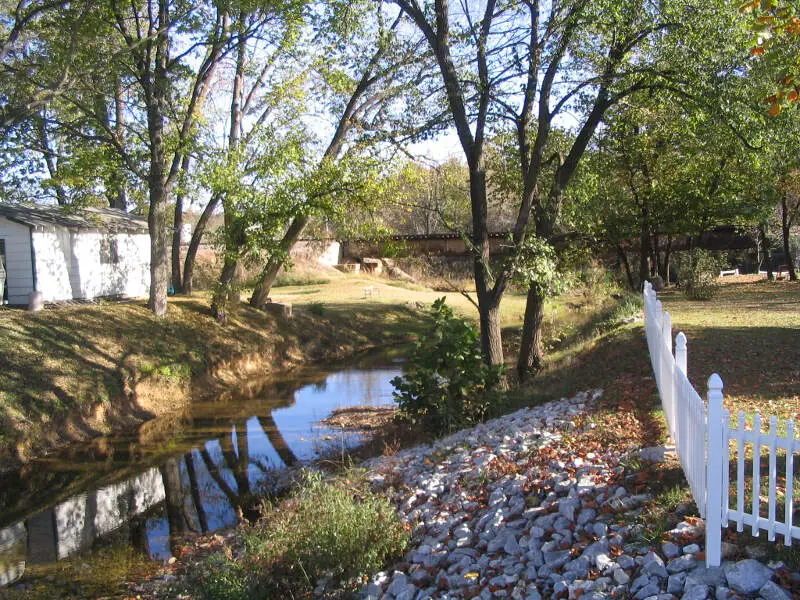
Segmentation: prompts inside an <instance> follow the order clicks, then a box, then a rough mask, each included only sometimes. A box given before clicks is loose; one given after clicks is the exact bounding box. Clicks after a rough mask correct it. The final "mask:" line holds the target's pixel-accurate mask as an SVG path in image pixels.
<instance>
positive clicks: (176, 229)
mask: <svg viewBox="0 0 800 600" xmlns="http://www.w3.org/2000/svg"><path fill="white" fill-rule="evenodd" d="M189 160H190V159H189V155H188V154H187V155H186V156H184V157H183V160H182V161H181V172H182V173H183V174H184V175H186V176H188V174H189ZM182 230H183V193H178V194H176V196H175V213H174V218H173V226H172V286H173V288H175V291H176V292H177V291H180V290H181V288H182V287H183V286H182V285H181V282H182V281H183V278H182V277H181V238H182V235H181V234H182Z"/></svg>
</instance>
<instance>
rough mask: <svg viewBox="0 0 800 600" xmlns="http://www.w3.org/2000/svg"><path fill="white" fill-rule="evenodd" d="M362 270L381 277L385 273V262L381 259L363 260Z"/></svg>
mask: <svg viewBox="0 0 800 600" xmlns="http://www.w3.org/2000/svg"><path fill="white" fill-rule="evenodd" d="M361 268H362V269H363V271H364V272H365V273H372V274H373V275H380V274H381V273H383V261H381V259H380V258H362V259H361Z"/></svg>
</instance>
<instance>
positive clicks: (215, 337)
mask: <svg viewBox="0 0 800 600" xmlns="http://www.w3.org/2000/svg"><path fill="white" fill-rule="evenodd" d="M0 321H2V325H3V327H2V328H0V471H2V470H8V469H11V468H15V467H16V466H18V465H19V464H20V463H24V462H26V461H28V460H30V459H31V458H33V457H36V456H40V455H42V454H45V453H47V452H48V451H50V450H52V449H55V448H57V447H59V446H63V445H64V444H68V443H72V442H76V441H80V440H85V439H88V438H91V437H94V436H98V435H103V434H107V433H110V432H113V431H120V430H123V429H126V428H130V427H133V426H135V425H137V424H140V423H142V422H144V421H146V420H148V419H151V418H153V417H155V416H159V415H163V414H166V413H169V412H171V411H174V410H178V409H180V408H181V407H183V406H185V405H186V404H187V403H188V402H189V401H191V400H197V399H205V398H208V397H212V396H218V395H219V394H221V393H224V391H225V390H227V389H230V388H232V387H234V386H237V387H240V386H242V385H244V384H246V382H247V380H250V379H255V378H259V379H263V377H264V376H269V375H270V374H278V373H283V372H286V371H289V370H292V369H294V368H296V367H298V366H300V365H304V364H310V363H330V362H333V361H337V360H341V359H343V358H345V357H348V356H352V355H355V354H357V353H359V352H362V351H365V350H369V349H371V348H376V347H381V346H386V345H390V344H398V343H403V342H405V341H408V340H410V339H411V338H413V337H414V336H415V335H416V333H417V332H418V331H419V329H420V327H423V326H424V316H423V313H421V312H418V311H415V310H412V309H410V308H408V307H407V306H403V305H396V306H395V305H388V306H387V305H386V304H382V305H380V306H369V305H364V306H362V307H361V308H359V310H357V311H354V310H352V309H347V308H341V309H338V310H337V309H335V308H330V309H328V308H326V310H325V311H323V312H322V314H314V313H312V312H309V311H303V310H295V311H294V315H293V317H292V318H291V319H286V318H283V317H280V316H276V315H273V314H270V313H265V312H262V311H257V310H255V309H252V308H250V307H249V306H246V305H242V306H241V307H240V309H239V310H238V311H236V312H235V313H234V314H231V315H230V316H229V318H228V322H227V324H226V325H225V326H221V325H219V324H218V323H217V322H216V321H215V320H214V319H213V318H211V316H210V313H209V310H208V302H207V300H206V299H201V298H180V299H176V300H174V301H173V302H171V304H170V309H169V315H168V316H167V317H166V318H165V319H156V318H154V317H153V316H152V314H151V313H150V312H149V311H148V310H147V308H146V306H145V305H144V304H143V303H139V302H130V303H115V304H112V303H108V304H102V305H89V306H69V307H63V308H57V309H52V310H47V311H44V312H41V313H27V312H22V311H12V310H3V311H0Z"/></svg>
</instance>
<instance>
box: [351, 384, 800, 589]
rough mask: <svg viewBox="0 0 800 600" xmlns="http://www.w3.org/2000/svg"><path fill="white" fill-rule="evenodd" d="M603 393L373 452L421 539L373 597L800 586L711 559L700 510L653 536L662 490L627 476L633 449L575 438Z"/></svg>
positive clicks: (374, 477)
mask: <svg viewBox="0 0 800 600" xmlns="http://www.w3.org/2000/svg"><path fill="white" fill-rule="evenodd" d="M601 394H602V390H593V391H591V392H583V393H579V394H577V395H576V396H575V397H574V398H569V399H566V398H565V399H561V400H559V401H554V402H550V403H548V404H545V405H542V406H538V407H535V408H526V409H522V410H519V411H517V412H514V413H512V414H509V415H506V416H504V417H502V418H499V419H494V420H492V421H488V422H486V423H483V424H481V425H478V426H477V427H474V428H472V429H467V430H463V431H460V432H458V433H456V434H454V435H451V436H449V437H447V438H444V439H442V440H439V441H437V442H435V443H434V444H432V445H423V446H418V447H415V448H411V449H408V450H404V451H402V452H399V453H397V454H396V455H394V456H386V457H379V458H376V459H372V460H370V461H367V462H366V463H365V464H364V466H365V467H366V468H367V469H368V472H369V475H370V481H371V482H372V486H373V488H374V489H375V490H376V491H382V492H384V493H386V494H387V495H388V496H389V498H390V499H391V500H392V501H393V503H394V504H395V505H396V507H397V509H398V511H399V513H400V516H401V518H402V519H403V520H404V521H405V522H407V523H408V524H409V525H410V526H411V527H412V531H413V538H412V540H413V541H412V549H411V550H410V551H409V552H408V553H407V555H406V556H405V558H404V560H403V562H401V563H398V564H396V565H394V566H393V567H392V568H391V569H389V570H387V571H384V572H381V573H378V574H376V575H375V576H374V577H373V578H372V580H371V582H370V584H369V585H368V586H367V587H366V588H365V589H364V590H363V592H362V597H363V598H366V599H370V600H425V599H427V598H481V599H485V600H488V599H489V598H513V599H515V600H525V599H527V600H539V599H541V598H566V599H568V600H577V599H578V598H583V599H593V600H594V599H601V598H630V599H633V600H672V599H675V598H677V599H681V600H706V599H712V600H725V599H727V598H736V597H739V598H743V597H747V596H749V597H753V598H755V597H759V596H761V597H763V598H765V600H773V599H776V600H778V599H780V600H783V598H781V596H780V594H781V593H784V594H785V596H786V598H789V597H790V596H789V595H788V594H787V593H785V592H784V590H782V589H781V587H780V586H778V585H777V584H776V583H775V582H774V581H773V575H774V570H773V569H771V568H769V567H768V566H766V565H763V564H761V563H759V562H757V561H753V560H747V561H740V562H739V563H726V564H724V565H723V567H720V568H718V569H706V568H705V564H704V560H703V556H702V554H701V552H702V547H701V545H700V544H701V543H702V533H703V529H702V527H703V524H702V522H701V521H699V520H696V519H687V520H686V521H684V522H681V523H679V524H678V526H677V527H676V528H675V529H674V530H672V531H671V532H670V534H671V536H672V539H671V540H670V541H666V542H664V543H657V544H656V545H654V546H652V547H651V546H649V545H648V544H647V543H646V542H644V541H643V537H642V535H641V534H642V532H643V527H642V525H641V524H640V521H641V519H638V521H639V524H637V517H640V515H641V510H642V508H641V507H642V505H643V504H645V503H647V502H648V501H650V500H651V496H650V495H648V494H636V493H634V491H633V490H631V491H629V490H628V489H627V488H626V486H625V483H626V481H625V477H624V473H625V469H624V466H623V465H624V459H625V458H626V457H627V456H628V455H623V454H621V453H619V452H615V451H612V450H608V451H605V452H581V451H580V449H576V448H574V447H573V445H571V444H568V443H566V442H568V441H569V439H570V438H571V436H573V435H574V433H576V430H575V428H576V421H579V419H578V417H579V416H580V415H582V414H583V413H584V412H586V411H587V410H590V409H591V407H592V405H593V404H594V403H595V402H596V401H597V399H598V398H599V397H600V396H601ZM589 426H591V425H589ZM630 487H633V486H630ZM753 563H755V564H753ZM756 565H757V566H756ZM771 566H773V567H780V565H771ZM751 575H752V576H753V577H752V579H751Z"/></svg>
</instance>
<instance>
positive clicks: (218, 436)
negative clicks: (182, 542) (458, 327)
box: [0, 354, 401, 587]
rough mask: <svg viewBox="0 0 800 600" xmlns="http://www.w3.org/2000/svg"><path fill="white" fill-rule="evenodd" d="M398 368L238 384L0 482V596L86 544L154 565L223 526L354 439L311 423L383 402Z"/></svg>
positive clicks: (354, 368)
mask: <svg viewBox="0 0 800 600" xmlns="http://www.w3.org/2000/svg"><path fill="white" fill-rule="evenodd" d="M398 363H399V359H397V358H392V357H391V356H390V355H388V354H380V355H372V356H370V357H368V358H367V359H362V360H361V361H359V362H358V363H355V364H353V365H351V366H348V367H346V368H342V369H340V370H338V371H333V372H331V371H322V370H315V369H309V370H304V371H303V372H302V373H300V374H292V375H290V376H289V377H287V378H285V379H283V380H281V381H278V382H276V381H274V380H273V381H269V382H248V385H247V386H246V387H243V388H242V389H240V390H234V391H232V392H231V393H227V394H225V395H224V396H223V397H222V398H220V399H219V400H217V401H211V402H197V403H193V404H191V405H189V406H187V407H186V409H185V410H183V411H181V412H179V413H176V414H169V415H165V416H163V417H159V418H156V419H153V420H151V421H148V422H146V423H144V424H143V425H142V426H141V427H139V428H138V429H136V430H135V431H131V432H129V433H127V434H124V435H115V436H107V437H101V438H95V439H93V440H91V441H90V442H86V443H82V444H76V445H73V446H72V447H69V448H67V449H65V450H64V451H63V452H60V453H58V454H55V455H53V456H48V457H47V458H44V459H41V460H37V461H34V462H32V463H30V464H28V465H26V466H25V467H24V468H23V469H21V470H20V471H17V472H11V473H8V474H6V475H3V476H0V587H2V586H4V585H8V584H9V583H12V582H14V581H16V580H18V579H19V578H20V577H22V575H23V574H24V572H25V568H26V566H28V565H39V564H47V563H52V562H54V561H57V560H60V559H64V558H67V557H69V556H72V555H74V554H76V553H78V552H82V551H87V550H90V549H91V548H93V547H95V546H97V545H98V544H107V543H112V542H113V543H124V544H132V545H135V546H136V547H138V548H140V549H142V550H144V551H145V552H147V553H148V554H149V555H150V556H151V557H152V558H153V559H156V560H166V559H168V558H169V557H170V556H171V549H172V547H173V546H172V545H173V544H174V543H176V542H177V540H179V539H180V538H181V537H183V536H184V535H185V534H187V533H190V532H195V533H206V532H210V531H214V530H216V529H220V528H223V527H227V526H231V525H233V524H235V523H236V522H237V520H238V519H239V518H240V515H241V514H242V512H243V511H247V509H248V507H249V506H251V502H252V498H253V494H259V493H264V492H269V491H272V490H273V488H274V486H275V485H276V482H277V481H278V480H279V478H280V472H281V470H282V469H285V468H286V467H289V466H292V465H294V464H297V463H300V462H303V461H308V460H313V459H314V458H317V457H319V456H320V454H321V453H330V452H336V451H337V450H341V448H342V446H352V445H354V444H356V443H358V442H359V437H358V435H357V434H352V433H346V432H342V431H341V430H334V429H331V428H328V427H325V426H323V425H321V424H320V420H322V419H324V418H325V417H327V416H328V415H329V414H330V413H331V411H333V410H334V409H336V408H342V407H349V406H358V405H365V406H367V405H369V406H373V405H391V404H392V403H393V400H392V389H393V388H392V385H391V383H390V381H391V379H392V378H393V377H395V376H397V375H399V374H401V366H400V365H399V364H398Z"/></svg>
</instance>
